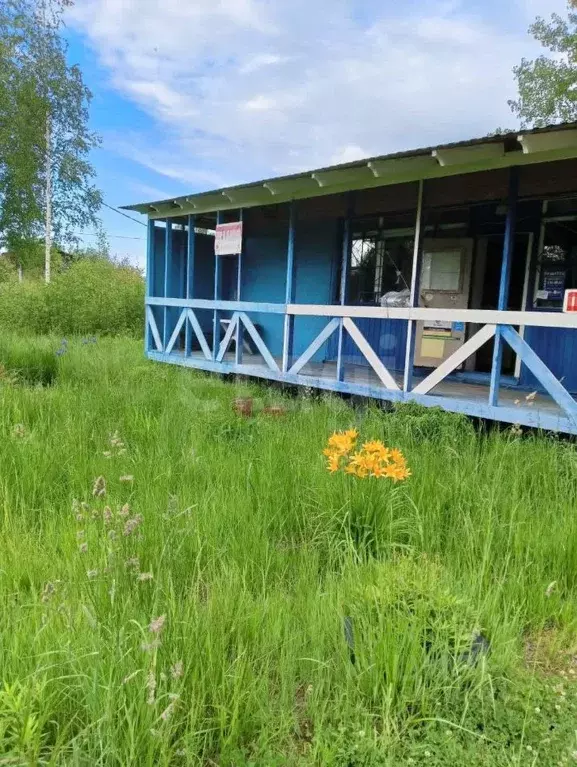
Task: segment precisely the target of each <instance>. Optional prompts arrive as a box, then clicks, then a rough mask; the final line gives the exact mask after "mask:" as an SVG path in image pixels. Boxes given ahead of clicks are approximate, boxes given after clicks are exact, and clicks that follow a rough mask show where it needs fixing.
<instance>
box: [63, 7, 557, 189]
mask: <svg viewBox="0 0 577 767" xmlns="http://www.w3.org/2000/svg"><path fill="white" fill-rule="evenodd" d="M500 2H501V0H491V1H490V2H488V3H487V7H486V12H485V15H484V16H483V17H481V16H479V15H474V14H473V13H472V12H470V11H467V10H466V9H464V4H463V3H460V2H457V1H455V2H429V3H427V4H423V5H422V6H421V7H420V8H416V7H415V5H414V4H412V5H411V6H410V7H411V8H412V10H409V9H406V6H405V4H399V3H397V4H395V3H393V2H390V0H387V1H386V2H385V1H384V0H381V2H376V0H275V2H274V3H271V2H270V1H269V0H194V2H182V0H164V2H163V3H162V4H159V3H158V2H157V0H77V5H76V7H75V8H74V9H73V11H72V14H73V15H72V23H73V24H74V25H75V26H76V27H77V28H79V29H81V30H82V31H83V32H84V34H85V35H86V36H87V37H88V38H89V40H90V41H91V44H92V45H93V46H94V47H95V49H96V50H97V52H98V54H99V57H100V59H101V62H102V63H103V64H104V66H105V67H107V68H108V70H109V72H110V80H111V84H112V85H113V87H114V88H116V89H117V90H118V91H119V92H120V93H122V94H123V95H124V96H125V97H126V98H128V99H131V100H133V101H134V102H135V103H137V104H138V105H139V106H140V108H141V109H144V110H145V111H146V112H147V113H148V114H149V115H150V119H151V129H152V127H154V129H155V130H154V133H155V140H154V141H151V140H150V133H151V131H147V135H146V136H144V135H142V136H137V137H132V138H131V139H130V140H129V141H125V142H124V145H123V146H122V147H121V146H119V144H118V142H117V143H116V148H117V149H119V150H120V151H123V152H124V153H126V154H127V155H128V156H129V157H131V159H133V160H135V161H137V162H141V163H142V164H143V165H145V166H146V167H147V168H152V169H155V170H156V171H157V172H159V173H160V174H162V175H164V176H166V177H167V178H172V179H175V180H178V181H181V182H185V183H189V184H190V185H191V191H192V189H193V188H197V189H198V188H209V187H211V186H218V185H221V184H224V183H233V182H240V181H248V180H253V179H256V178H261V177H263V176H266V175H271V174H275V173H283V172H287V173H288V172H293V171H298V170H302V169H304V168H309V167H314V166H320V165H327V164H329V163H331V162H339V161H340V162H342V161H348V160H352V159H358V158H359V157H360V156H362V155H371V154H379V153H385V152H389V151H397V150H401V149H409V148H412V147H417V146H423V145H428V144H434V143H439V142H443V141H451V140H455V139H462V138H470V137H473V136H476V135H482V134H483V133H485V132H488V131H491V130H493V129H494V128H496V127H497V126H499V125H512V124H513V123H514V120H513V118H512V116H511V115H510V112H509V110H508V107H507V104H506V101H507V98H509V97H511V96H513V95H514V93H515V88H514V83H513V80H512V75H511V69H512V67H513V65H514V64H516V63H518V62H519V60H520V59H521V57H522V56H524V55H532V53H533V52H534V50H535V49H534V47H533V46H532V43H531V40H530V38H529V37H528V36H527V35H526V31H525V28H526V26H527V23H528V22H529V21H530V19H531V18H532V17H533V16H534V15H535V14H536V13H539V12H541V13H547V9H546V6H547V5H549V6H550V3H549V0H516V2H512V3H511V4H510V8H509V13H510V15H511V19H512V20H513V21H512V22H511V23H510V24H509V25H508V26H507V27H502V26H501V25H500V21H499V14H498V13H496V11H497V9H498V8H499V7H500ZM552 2H553V4H555V3H557V2H558V0H552ZM559 2H561V0H559ZM407 7H408V4H407ZM515 13H518V16H519V21H515ZM513 22H514V23H513Z"/></svg>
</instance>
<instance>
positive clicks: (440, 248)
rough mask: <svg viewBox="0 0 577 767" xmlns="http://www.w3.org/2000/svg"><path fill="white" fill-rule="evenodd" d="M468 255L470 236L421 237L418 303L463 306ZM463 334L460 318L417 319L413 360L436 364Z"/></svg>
mask: <svg viewBox="0 0 577 767" xmlns="http://www.w3.org/2000/svg"><path fill="white" fill-rule="evenodd" d="M472 256H473V240H472V239H471V238H468V237H458V238H457V237H456V238H451V239H435V240H425V242H424V243H423V266H422V269H421V285H420V296H419V306H423V307H426V308H428V309H467V308H468V305H469V286H470V282H471V263H472ZM465 334H466V326H465V323H463V322H452V321H451V320H427V321H424V322H417V332H416V339H415V364H416V365H417V366H419V367H438V366H439V365H440V364H441V363H442V362H443V361H444V360H446V359H447V358H448V357H450V356H451V355H452V354H454V353H455V352H456V351H457V349H459V347H460V346H462V345H463V344H464V343H465Z"/></svg>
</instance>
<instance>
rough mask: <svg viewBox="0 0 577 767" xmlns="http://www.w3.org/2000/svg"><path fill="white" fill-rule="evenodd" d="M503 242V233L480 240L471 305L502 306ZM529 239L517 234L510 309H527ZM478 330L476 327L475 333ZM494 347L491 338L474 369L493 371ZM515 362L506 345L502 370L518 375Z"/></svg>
mask: <svg viewBox="0 0 577 767" xmlns="http://www.w3.org/2000/svg"><path fill="white" fill-rule="evenodd" d="M503 242H504V237H503V236H502V235H494V236H493V235H492V236H488V237H484V238H480V239H479V240H478V243H477V257H478V259H479V261H478V264H477V266H478V268H477V269H476V270H475V276H474V281H473V285H472V289H471V304H472V307H471V308H474V309H487V310H495V309H497V307H498V303H499V286H500V283H501V266H502V263H503ZM529 242H530V235H529V234H518V235H516V237H515V242H514V246H513V257H512V260H511V277H510V283H509V295H508V297H507V309H508V310H510V311H521V309H522V308H523V298H524V295H525V291H526V275H527V260H528V255H529V253H528V248H529ZM474 330H475V328H472V332H474ZM494 346H495V340H494V339H491V340H490V341H488V342H487V343H486V344H484V345H483V346H482V347H481V348H480V349H479V350H478V351H477V353H476V355H475V357H474V360H473V361H474V367H472V369H473V370H474V371H476V372H478V373H490V372H491V366H492V363H493V349H494ZM515 364H516V355H515V353H514V352H513V350H512V349H511V347H510V346H508V345H507V344H503V366H502V369H501V372H502V373H503V374H504V375H511V376H512V375H514V374H515ZM469 369H471V368H469Z"/></svg>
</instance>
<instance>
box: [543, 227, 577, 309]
mask: <svg viewBox="0 0 577 767" xmlns="http://www.w3.org/2000/svg"><path fill="white" fill-rule="evenodd" d="M575 287H577V219H568V220H567V219H566V218H565V217H564V220H548V221H547V220H546V221H545V223H544V230H543V234H542V247H541V249H540V252H539V254H538V269H537V279H536V283H535V306H536V307H537V308H539V309H560V308H561V307H562V306H563V297H564V295H565V291H566V290H568V289H569V288H575Z"/></svg>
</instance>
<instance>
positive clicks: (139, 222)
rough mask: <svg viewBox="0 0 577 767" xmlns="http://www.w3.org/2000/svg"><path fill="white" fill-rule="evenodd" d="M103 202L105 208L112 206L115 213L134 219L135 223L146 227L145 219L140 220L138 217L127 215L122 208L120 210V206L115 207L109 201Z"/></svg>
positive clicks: (111, 208) (130, 219)
mask: <svg viewBox="0 0 577 767" xmlns="http://www.w3.org/2000/svg"><path fill="white" fill-rule="evenodd" d="M102 204H103V205H104V207H105V208H110V210H113V211H114V212H115V213H118V214H119V215H120V216H124V218H127V219H128V220H129V221H134V223H135V224H140V225H141V226H144V227H146V224H145V223H144V221H139V220H138V219H137V218H132V216H129V215H127V214H126V213H123V212H122V211H121V210H118V208H113V207H112V205H109V204H108V203H107V202H104V201H102Z"/></svg>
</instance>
